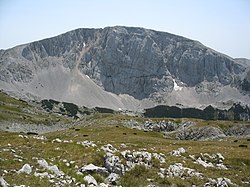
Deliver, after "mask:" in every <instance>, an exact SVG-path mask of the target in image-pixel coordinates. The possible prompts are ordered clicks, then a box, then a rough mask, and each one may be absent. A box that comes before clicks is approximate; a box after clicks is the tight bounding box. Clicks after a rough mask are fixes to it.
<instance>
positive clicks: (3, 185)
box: [0, 177, 10, 187]
mask: <svg viewBox="0 0 250 187" xmlns="http://www.w3.org/2000/svg"><path fill="white" fill-rule="evenodd" d="M0 184H1V186H2V187H8V186H10V185H9V184H8V183H7V182H6V181H5V180H4V178H3V177H0Z"/></svg>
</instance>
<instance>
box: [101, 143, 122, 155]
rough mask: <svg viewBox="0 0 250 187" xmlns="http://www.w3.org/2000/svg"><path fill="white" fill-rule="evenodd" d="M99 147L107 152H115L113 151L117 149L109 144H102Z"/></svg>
mask: <svg viewBox="0 0 250 187" xmlns="http://www.w3.org/2000/svg"><path fill="white" fill-rule="evenodd" d="M101 149H102V150H104V151H105V152H108V153H115V152H117V151H118V150H117V149H116V148H114V147H113V145H111V144H107V145H104V146H102V147H101Z"/></svg>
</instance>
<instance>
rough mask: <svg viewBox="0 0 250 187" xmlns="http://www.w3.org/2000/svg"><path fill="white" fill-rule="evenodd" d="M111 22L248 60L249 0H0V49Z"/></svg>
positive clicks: (249, 53)
mask: <svg viewBox="0 0 250 187" xmlns="http://www.w3.org/2000/svg"><path fill="white" fill-rule="evenodd" d="M116 25H121V26H134V27H144V28H148V29H154V30H158V31H164V32H169V33H172V34H177V35H181V36H184V37H187V38H190V39H193V40H198V41H200V42H201V43H203V44H204V45H206V46H208V47H210V48H213V49H215V50H216V51H219V52H221V53H224V54H226V55H229V56H231V57H233V58H237V57H242V58H248V59H250V0H0V49H7V48H11V47H14V46H16V45H20V44H24V43H29V42H32V41H37V40H41V39H44V38H49V37H52V36H56V35H59V34H62V33H65V32H67V31H70V30H74V29H76V28H104V27H106V26H116Z"/></svg>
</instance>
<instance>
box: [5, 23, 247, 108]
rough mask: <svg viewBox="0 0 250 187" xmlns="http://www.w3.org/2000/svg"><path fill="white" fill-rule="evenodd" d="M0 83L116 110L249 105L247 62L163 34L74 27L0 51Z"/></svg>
mask: <svg viewBox="0 0 250 187" xmlns="http://www.w3.org/2000/svg"><path fill="white" fill-rule="evenodd" d="M0 89H2V90H3V91H5V92H8V93H11V94H14V95H16V96H18V97H21V98H26V99H55V100H59V101H65V102H73V103H75V104H78V105H83V106H87V107H96V106H98V107H106V108H112V109H115V110H121V109H122V110H127V109H128V110H133V111H135V110H141V109H144V108H149V107H153V106H156V105H159V104H164V105H179V106H180V105H181V106H184V107H203V108H204V107H205V106H208V105H215V106H219V107H227V105H228V104H230V103H237V102H241V103H244V104H250V99H249V96H250V94H249V93H250V61H249V60H247V59H233V58H231V57H228V56H226V55H224V54H221V53H219V52H216V51H214V50H212V49H210V48H208V47H206V46H204V45H202V44H201V43H200V42H198V41H194V40H190V39H187V38H184V37H181V36H177V35H173V34H170V33H166V32H158V31H154V30H149V29H144V28H133V27H122V26H116V27H106V28H103V29H76V30H73V31H70V32H67V33H65V34H62V35H59V36H56V37H52V38H47V39H44V40H41V41H36V42H32V43H29V44H24V45H20V46H17V47H14V48H11V49H8V50H0Z"/></svg>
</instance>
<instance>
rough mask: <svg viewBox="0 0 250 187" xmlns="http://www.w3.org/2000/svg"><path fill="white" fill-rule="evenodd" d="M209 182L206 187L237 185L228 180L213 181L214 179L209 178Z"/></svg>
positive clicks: (218, 179)
mask: <svg viewBox="0 0 250 187" xmlns="http://www.w3.org/2000/svg"><path fill="white" fill-rule="evenodd" d="M208 180H209V182H207V183H206V184H205V185H204V186H207V187H212V186H220V187H229V186H231V185H235V184H233V183H232V182H231V180H230V179H228V178H225V177H224V178H217V179H212V178H209V179H208Z"/></svg>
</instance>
